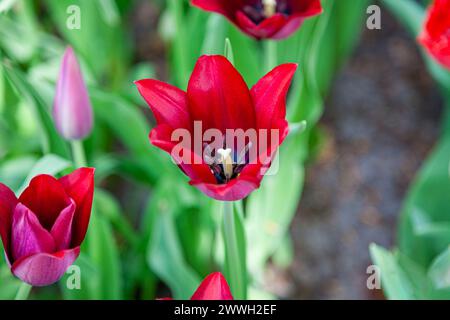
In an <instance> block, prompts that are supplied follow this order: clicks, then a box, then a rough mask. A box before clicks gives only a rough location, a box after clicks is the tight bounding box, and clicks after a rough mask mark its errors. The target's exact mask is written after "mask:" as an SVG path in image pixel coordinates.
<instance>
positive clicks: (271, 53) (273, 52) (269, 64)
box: [264, 40, 278, 72]
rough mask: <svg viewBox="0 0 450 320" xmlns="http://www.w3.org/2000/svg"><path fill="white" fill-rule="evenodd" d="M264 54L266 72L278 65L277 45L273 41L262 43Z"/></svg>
mask: <svg viewBox="0 0 450 320" xmlns="http://www.w3.org/2000/svg"><path fill="white" fill-rule="evenodd" d="M264 51H265V52H264V54H265V62H266V72H269V71H270V70H272V69H273V68H275V67H276V66H277V64H278V48H277V43H276V42H275V41H273V40H266V41H265V43H264Z"/></svg>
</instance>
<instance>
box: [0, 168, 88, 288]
mask: <svg viewBox="0 0 450 320" xmlns="http://www.w3.org/2000/svg"><path fill="white" fill-rule="evenodd" d="M93 194H94V169H91V168H81V169H78V170H76V171H74V172H73V173H71V174H69V175H67V176H64V177H62V178H61V179H59V180H57V179H55V178H54V177H52V176H49V175H39V176H36V177H35V178H33V179H32V180H31V182H30V184H29V186H28V187H27V188H26V189H25V190H24V192H23V193H22V194H21V195H20V197H19V198H16V196H15V195H14V193H13V192H12V191H11V190H10V189H9V188H8V187H7V186H5V185H4V184H1V183H0V234H1V238H2V241H3V247H4V250H5V256H6V259H7V262H8V265H9V266H10V268H11V271H12V273H13V274H14V275H15V276H16V277H18V278H19V279H20V280H22V281H24V282H26V283H28V284H30V285H32V286H47V285H51V284H53V283H55V282H57V281H58V280H59V279H60V278H61V277H62V276H63V275H64V273H65V272H66V270H67V268H68V267H69V266H70V265H71V264H73V262H74V261H75V260H76V259H77V258H78V255H79V254H80V245H81V243H82V242H83V240H84V237H85V235H86V231H87V228H88V224H89V218H90V215H91V207H92V199H93Z"/></svg>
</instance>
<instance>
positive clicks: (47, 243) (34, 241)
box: [11, 203, 55, 261]
mask: <svg viewBox="0 0 450 320" xmlns="http://www.w3.org/2000/svg"><path fill="white" fill-rule="evenodd" d="M11 246H12V248H11V251H12V257H13V261H16V260H18V259H20V258H22V257H27V256H30V255H33V254H36V253H50V252H53V251H54V250H55V242H54V241H53V237H52V236H51V235H50V233H49V232H48V231H47V230H45V229H44V228H43V227H42V226H41V224H40V223H39V220H38V218H37V217H36V216H35V214H34V213H33V212H31V211H30V209H28V208H27V207H25V206H24V205H23V204H21V203H19V204H18V205H17V206H16V209H15V210H14V215H13V221H12V232H11Z"/></svg>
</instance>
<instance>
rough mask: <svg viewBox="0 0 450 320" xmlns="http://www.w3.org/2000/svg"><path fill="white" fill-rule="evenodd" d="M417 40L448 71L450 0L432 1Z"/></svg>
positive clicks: (449, 60)
mask: <svg viewBox="0 0 450 320" xmlns="http://www.w3.org/2000/svg"><path fill="white" fill-rule="evenodd" d="M418 40H419V42H420V43H421V44H422V45H423V46H424V47H425V49H426V50H427V51H428V52H429V53H430V54H431V55H432V56H433V57H434V58H435V59H436V60H437V61H439V63H441V64H442V65H443V66H445V67H446V68H448V69H450V0H435V1H434V3H433V4H432V6H431V7H430V8H429V9H428V13H427V17H426V20H425V25H424V27H423V30H422V32H421V34H420V36H419V39H418Z"/></svg>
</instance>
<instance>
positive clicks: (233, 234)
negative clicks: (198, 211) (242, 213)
mask: <svg viewBox="0 0 450 320" xmlns="http://www.w3.org/2000/svg"><path fill="white" fill-rule="evenodd" d="M235 218H236V217H235V213H234V210H233V202H224V204H223V239H224V244H225V264H226V270H227V276H228V277H227V281H228V282H229V283H230V286H231V290H232V292H233V296H234V298H235V299H238V300H243V299H246V298H247V285H246V270H245V265H246V263H245V261H242V259H244V260H245V253H244V257H242V254H240V252H239V251H240V250H239V248H240V247H239V240H238V230H237V229H236V221H235ZM244 252H245V251H244Z"/></svg>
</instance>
